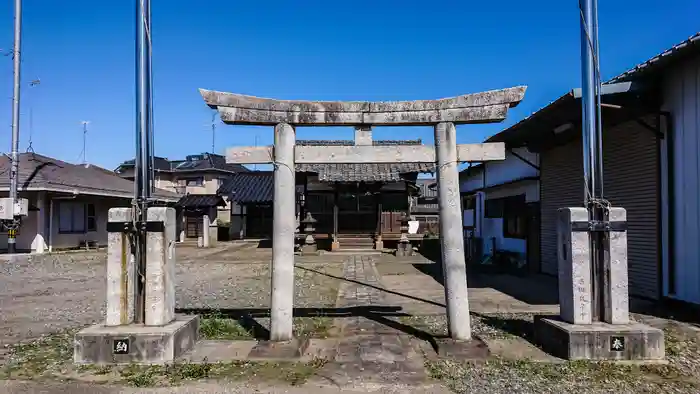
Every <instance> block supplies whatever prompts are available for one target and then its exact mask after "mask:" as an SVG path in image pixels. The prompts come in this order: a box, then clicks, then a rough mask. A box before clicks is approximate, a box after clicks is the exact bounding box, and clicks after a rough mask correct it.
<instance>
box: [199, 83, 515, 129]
mask: <svg viewBox="0 0 700 394" xmlns="http://www.w3.org/2000/svg"><path fill="white" fill-rule="evenodd" d="M526 89H527V88H526V87H525V86H518V87H513V88H508V89H501V90H491V91H487V92H480V93H473V94H465V95H462V96H457V97H451V98H444V99H439V100H415V101H392V102H369V101H299V100H276V99H269V98H261V97H255V96H246V95H242V94H236V93H226V92H217V91H214V90H205V89H200V90H199V91H200V93H201V94H202V97H203V98H204V101H205V102H206V103H207V105H208V106H210V107H211V108H214V109H217V110H218V111H219V115H220V116H221V120H222V121H223V122H224V123H226V124H240V125H262V126H273V125H276V124H279V123H288V124H290V125H293V126H363V125H364V126H373V125H377V126H392V125H393V126H421V125H435V124H437V123H441V122H452V123H455V124H466V123H495V122H501V121H503V120H504V119H505V118H506V115H507V113H508V109H509V108H511V107H515V106H516V105H518V103H520V101H521V100H522V99H523V97H524V96H525V90H526Z"/></svg>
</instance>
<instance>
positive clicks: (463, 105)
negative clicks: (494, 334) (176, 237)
mask: <svg viewBox="0 0 700 394" xmlns="http://www.w3.org/2000/svg"><path fill="white" fill-rule="evenodd" d="M525 90H526V87H524V86H521V87H514V88H508V89H502V90H493V91H488V92H481V93H474V94H467V95H462V96H457V97H452V98H445V99H440V100H416V101H398V102H366V101H354V102H343V101H332V102H329V101H327V102H323V101H295V100H275V99H267V98H260V97H254V96H246V95H241V94H234V93H225V92H217V91H211V90H204V89H200V93H201V94H202V97H203V98H204V101H205V102H206V104H207V105H209V106H210V107H211V108H214V109H217V110H218V112H219V115H220V117H221V120H222V121H223V122H224V123H226V124H231V125H263V126H274V128H275V131H274V132H275V135H274V146H272V147H236V148H229V149H228V151H227V155H226V156H227V157H226V160H227V162H229V163H239V164H256V163H273V164H274V211H273V242H272V300H271V305H270V309H271V315H270V318H271V319H270V320H271V323H270V339H271V340H273V341H286V340H291V339H292V311H293V307H294V233H295V229H296V218H295V163H316V164H318V163H402V162H413V163H415V162H423V163H437V176H438V198H439V213H440V238H441V250H442V261H443V275H444V277H445V281H444V283H445V296H446V297H445V298H446V301H447V317H448V325H449V332H450V336H451V337H452V338H453V339H456V340H468V339H471V323H470V319H469V301H468V299H467V277H466V264H465V255H464V238H463V227H462V212H461V204H460V191H459V186H460V185H459V174H458V170H457V165H458V163H459V162H474V161H477V162H478V161H489V160H504V159H505V147H504V145H503V144H502V143H488V144H466V145H457V143H456V130H455V125H457V124H468V123H495V122H501V121H503V120H504V119H505V118H506V115H507V113H508V109H509V108H511V107H514V106H516V105H518V103H519V102H520V101H521V100H522V99H523V97H524V95H525ZM422 125H431V126H434V128H435V148H433V147H431V146H422V145H417V146H372V145H369V144H356V145H354V146H295V144H294V142H295V132H294V130H295V129H294V128H295V127H296V126H353V127H355V129H356V134H357V135H358V136H361V135H362V132H363V131H364V132H366V131H367V130H371V127H372V126H422Z"/></svg>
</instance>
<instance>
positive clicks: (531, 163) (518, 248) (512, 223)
mask: <svg viewBox="0 0 700 394" xmlns="http://www.w3.org/2000/svg"><path fill="white" fill-rule="evenodd" d="M538 167H539V158H538V156H537V154H535V153H532V152H530V151H528V150H527V149H526V148H519V149H515V150H513V151H507V152H506V159H505V160H503V161H494V162H487V163H482V164H479V165H477V166H472V167H471V168H468V169H465V170H464V171H462V174H461V175H462V176H461V185H460V191H461V193H462V195H463V196H464V205H463V207H464V226H465V236H467V237H475V238H478V239H480V242H481V244H482V246H481V250H482V253H483V254H484V255H486V254H489V255H490V254H492V253H493V251H494V250H493V249H494V246H495V248H496V250H503V251H510V252H516V253H520V254H522V255H523V257H524V258H526V257H527V256H528V254H529V253H528V244H531V245H533V246H531V248H537V246H536V245H534V243H537V244H538V243H539V241H537V242H535V240H533V238H532V237H533V236H537V234H536V232H535V234H531V231H530V228H531V227H532V226H534V225H535V224H536V223H533V221H537V220H538V216H539V207H538V202H539V199H540V197H539V192H540V189H539V180H538V178H539V170H538ZM535 228H536V227H535ZM532 252H534V250H533V251H532ZM533 258H534V257H533ZM533 263H534V264H539V262H535V261H533Z"/></svg>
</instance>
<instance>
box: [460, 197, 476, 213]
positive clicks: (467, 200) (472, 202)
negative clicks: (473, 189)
mask: <svg viewBox="0 0 700 394" xmlns="http://www.w3.org/2000/svg"><path fill="white" fill-rule="evenodd" d="M462 207H464V208H463V210H465V211H468V210H470V209H474V208H476V195H473V196H464V197H462Z"/></svg>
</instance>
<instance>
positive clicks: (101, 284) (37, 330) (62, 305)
mask: <svg viewBox="0 0 700 394" xmlns="http://www.w3.org/2000/svg"><path fill="white" fill-rule="evenodd" d="M186 252H187V253H183V255H186V256H187V257H188V258H182V259H181V260H180V261H179V263H178V267H177V280H178V283H177V285H176V306H177V307H178V308H211V309H219V308H225V309H239V308H267V307H268V305H269V299H270V293H269V292H270V290H269V289H270V269H269V261H270V260H269V257H267V256H266V255H269V253H266V251H263V252H261V253H256V252H255V251H249V252H247V253H242V252H236V253H234V252H231V253H230V254H226V253H223V252H221V251H219V252H217V253H216V255H217V256H216V257H217V258H216V259H213V258H212V259H209V258H202V259H199V260H197V259H196V258H195V257H194V255H193V253H192V251H189V250H187V251H186ZM209 253H211V252H209ZM212 260H213V261H212ZM222 261H228V262H222ZM105 266H106V254H105V252H89V253H88V252H80V253H65V254H55V255H42V256H31V257H29V258H26V257H25V258H18V259H13V260H11V261H3V262H2V263H0V275H2V278H3V281H2V286H1V287H0V311H2V313H0V345H2V346H0V349H1V348H2V347H4V346H6V345H9V344H13V343H16V342H18V341H22V340H25V339H29V338H35V337H39V336H41V335H45V334H49V333H52V332H57V331H61V330H63V329H68V328H76V327H82V326H86V325H89V324H93V323H96V322H99V321H101V320H102V319H103V316H104V308H105V305H104V302H105V293H104V292H105V280H106V279H105V278H106V276H105V268H106V267H105ZM298 266H299V267H303V268H307V269H300V268H297V269H296V270H295V277H296V289H295V290H296V291H295V293H296V294H295V305H296V306H297V307H306V308H314V307H333V306H334V305H335V301H336V294H337V288H338V285H339V281H338V280H336V279H333V278H330V277H328V276H326V275H323V273H326V274H329V275H335V276H338V275H341V276H342V264H340V263H339V262H334V261H327V262H326V263H324V264H322V263H311V264H305V263H303V260H302V261H300V263H299V264H298ZM311 270H313V271H311ZM314 271H317V272H318V273H317V272H314Z"/></svg>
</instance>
